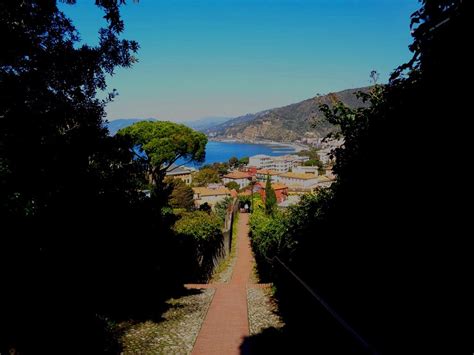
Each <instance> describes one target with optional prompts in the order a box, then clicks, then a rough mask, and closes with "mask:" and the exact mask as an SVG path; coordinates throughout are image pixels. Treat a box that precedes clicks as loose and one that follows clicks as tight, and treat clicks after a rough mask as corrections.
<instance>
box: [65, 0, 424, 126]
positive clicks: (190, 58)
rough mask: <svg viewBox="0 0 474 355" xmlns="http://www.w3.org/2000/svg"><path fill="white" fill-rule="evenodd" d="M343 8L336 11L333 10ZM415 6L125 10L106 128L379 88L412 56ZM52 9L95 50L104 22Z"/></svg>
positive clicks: (92, 12)
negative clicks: (126, 53)
mask: <svg viewBox="0 0 474 355" xmlns="http://www.w3.org/2000/svg"><path fill="white" fill-rule="evenodd" d="M341 2H342V3H344V6H340V5H341ZM418 5H419V4H418V1H416V0H401V1H397V2H393V1H380V0H365V1H362V0H351V1H348V0H347V1H343V0H337V1H329V0H321V1H309V0H273V1H268V0H252V1H250V0H241V1H235V0H220V1H217V0H205V1H204V0H203V1H199V2H196V1H191V0H177V1H151V0H140V1H139V2H138V3H133V2H129V3H128V4H127V5H126V6H124V7H123V9H122V13H123V19H124V23H125V32H124V34H123V37H124V38H127V39H133V40H136V41H138V43H139V44H140V47H141V48H140V50H139V52H138V54H137V58H138V60H139V62H138V63H136V64H135V65H134V66H133V67H132V68H128V69H119V70H117V72H116V75H115V76H114V77H112V78H109V79H108V91H111V90H112V89H113V88H115V89H117V90H118V92H119V96H118V97H116V99H115V101H114V102H113V103H111V104H109V105H108V107H107V113H108V116H107V119H108V120H109V121H112V120H115V119H120V118H149V117H153V118H157V119H160V120H173V121H178V122H179V121H181V122H182V121H191V120H197V119H200V118H202V117H216V116H217V117H237V116H241V115H245V114H247V113H255V112H259V111H262V110H266V109H270V108H274V107H281V106H285V105H288V104H292V103H296V102H299V101H302V100H305V99H308V98H311V97H314V96H316V94H318V93H321V94H326V93H328V92H336V91H341V90H345V89H350V88H356V87H363V86H367V85H369V84H370V81H369V74H370V71H371V70H377V71H378V72H379V73H380V82H387V80H388V77H389V75H390V73H391V72H392V71H393V70H394V69H395V68H396V67H397V66H398V65H400V64H401V63H404V62H407V61H408V60H409V58H410V57H411V54H410V52H409V50H408V45H409V44H410V43H411V35H410V28H409V22H410V15H411V13H413V12H414V11H415V10H416V9H417V8H418ZM60 8H61V9H62V10H63V11H65V12H66V14H67V15H68V16H70V17H71V18H72V19H73V23H74V25H75V26H76V28H77V30H78V31H79V33H80V35H81V38H82V39H83V40H84V42H85V43H89V44H95V43H97V31H98V27H99V24H103V23H104V20H103V19H102V13H101V12H100V10H99V9H98V8H97V7H95V6H94V4H93V2H78V3H77V4H76V5H75V6H68V5H65V4H61V5H60Z"/></svg>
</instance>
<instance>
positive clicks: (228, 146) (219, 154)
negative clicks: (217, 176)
mask: <svg viewBox="0 0 474 355" xmlns="http://www.w3.org/2000/svg"><path fill="white" fill-rule="evenodd" d="M294 152H295V149H294V148H293V147H291V146H289V145H288V146H287V145H280V144H272V143H262V144H254V143H241V142H217V141H209V142H208V143H207V145H206V159H205V161H204V163H203V164H212V163H217V162H226V161H228V160H229V159H230V158H231V157H237V158H239V159H240V158H244V157H250V156H252V155H257V154H265V155H270V156H278V155H286V154H292V153H294ZM177 163H178V164H180V162H177ZM181 164H182V163H181ZM186 165H192V164H186ZM199 165H201V164H199ZM199 165H194V166H199Z"/></svg>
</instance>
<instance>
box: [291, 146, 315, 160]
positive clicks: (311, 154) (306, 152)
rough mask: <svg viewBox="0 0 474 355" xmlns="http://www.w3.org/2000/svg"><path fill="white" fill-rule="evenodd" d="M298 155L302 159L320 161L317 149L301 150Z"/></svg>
mask: <svg viewBox="0 0 474 355" xmlns="http://www.w3.org/2000/svg"><path fill="white" fill-rule="evenodd" d="M296 155H299V156H300V157H309V159H311V160H318V161H319V160H320V159H319V154H318V150H317V149H316V148H311V149H309V150H307V149H303V150H300V151H299V152H297V153H296Z"/></svg>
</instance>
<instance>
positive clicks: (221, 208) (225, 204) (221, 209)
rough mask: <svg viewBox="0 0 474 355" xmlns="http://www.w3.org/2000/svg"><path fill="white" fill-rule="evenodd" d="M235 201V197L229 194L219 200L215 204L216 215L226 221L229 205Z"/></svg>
mask: <svg viewBox="0 0 474 355" xmlns="http://www.w3.org/2000/svg"><path fill="white" fill-rule="evenodd" d="M233 201H234V199H233V198H232V197H230V196H227V197H226V198H224V200H222V201H219V202H217V203H216V205H215V206H214V211H215V213H216V215H217V216H218V217H219V218H220V219H221V220H222V222H224V220H225V217H226V215H227V211H228V209H229V206H230V205H231V204H232V202H233Z"/></svg>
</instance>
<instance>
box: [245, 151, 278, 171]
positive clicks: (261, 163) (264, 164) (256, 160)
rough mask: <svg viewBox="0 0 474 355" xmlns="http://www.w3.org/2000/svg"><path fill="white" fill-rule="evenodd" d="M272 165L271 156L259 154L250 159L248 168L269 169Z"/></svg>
mask: <svg viewBox="0 0 474 355" xmlns="http://www.w3.org/2000/svg"><path fill="white" fill-rule="evenodd" d="M271 164H272V157H271V156H269V155H264V154H258V155H253V156H251V157H249V163H248V166H254V167H256V168H257V169H269V167H270V165H271Z"/></svg>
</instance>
